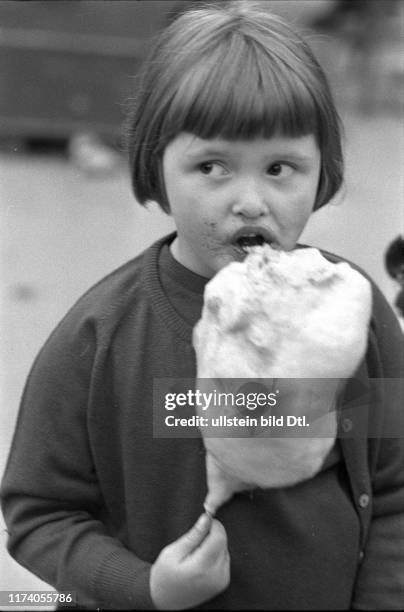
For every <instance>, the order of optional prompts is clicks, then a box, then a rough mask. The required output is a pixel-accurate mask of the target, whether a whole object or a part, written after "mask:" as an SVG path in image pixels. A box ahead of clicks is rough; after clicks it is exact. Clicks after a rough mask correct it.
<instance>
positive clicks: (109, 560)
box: [1, 315, 154, 609]
mask: <svg viewBox="0 0 404 612" xmlns="http://www.w3.org/2000/svg"><path fill="white" fill-rule="evenodd" d="M95 337H96V334H95V326H94V325H93V324H91V323H89V322H88V320H87V321H85V322H84V323H83V319H81V320H79V321H78V320H77V316H75V315H70V316H69V315H68V316H67V317H66V318H65V320H64V321H62V323H61V324H60V325H59V326H58V328H57V329H56V330H55V331H54V333H53V334H52V335H51V337H50V339H49V340H48V341H47V343H46V344H45V346H44V347H43V349H42V350H41V352H40V353H39V355H38V357H37V359H36V361H35V363H34V365H33V368H32V370H31V372H30V375H29V377H28V380H27V384H26V387H25V390H24V394H23V398H22V401H21V406H20V411H19V415H18V419H17V424H16V428H15V432H14V438H13V441H12V445H11V450H10V454H9V458H8V463H7V466H6V470H5V474H4V477H3V481H2V487H1V501H2V509H3V513H4V518H5V522H6V525H7V529H8V544H7V546H8V550H9V553H10V554H11V556H12V557H13V558H14V559H15V560H16V561H17V562H18V563H20V564H21V565H22V566H24V567H25V568H27V569H28V570H29V571H31V572H33V573H34V574H36V575H37V576H38V577H39V578H41V579H42V580H43V581H45V582H46V583H48V584H50V585H52V586H53V587H54V588H55V589H56V590H58V591H66V590H70V591H74V592H75V594H76V598H77V600H78V603H79V606H80V607H82V608H93V609H94V608H102V609H128V608H131V609H151V608H153V607H154V606H153V602H152V600H151V597H150V591H149V574H150V567H151V565H150V564H149V563H147V562H145V561H142V560H141V559H139V558H138V557H136V556H135V554H133V552H131V551H130V550H128V549H127V548H125V547H124V546H123V544H122V543H121V541H120V540H119V539H118V538H116V537H114V534H112V533H110V532H109V531H107V529H106V527H105V524H104V522H103V520H102V517H103V513H104V515H105V505H104V503H103V498H102V492H101V490H100V485H99V482H98V480H97V473H96V469H95V467H94V462H93V460H92V449H91V436H90V435H89V433H88V426H87V425H88V417H87V403H88V396H89V393H91V385H92V377H93V376H94V360H95V359H96V354H97V351H98V350H99V349H97V341H96V340H95ZM106 452H108V450H107V449H106Z"/></svg>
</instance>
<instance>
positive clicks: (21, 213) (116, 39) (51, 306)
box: [0, 0, 404, 609]
mask: <svg viewBox="0 0 404 612" xmlns="http://www.w3.org/2000/svg"><path fill="white" fill-rule="evenodd" d="M196 4H198V2H186V1H182V2H181V1H175V0H174V1H169V0H164V1H158V0H140V1H139V0H134V1H120V0H118V1H116V0H115V1H113V2H112V1H103V2H91V1H90V2H88V1H84V0H73V1H68V2H64V1H46V2H44V1H30V2H23V1H16V2H7V1H3V2H1V3H0V206H1V226H0V233H1V272H2V283H1V318H0V324H1V369H0V382H1V399H0V401H1V413H0V414H1V421H0V474H2V472H3V470H4V466H5V462H6V458H7V453H8V449H9V445H10V442H11V437H12V431H13V427H14V424H15V419H16V416H17V410H18V404H19V400H20V396H21V393H22V389H23V385H24V382H25V378H26V376H27V374H28V371H29V368H30V366H31V364H32V361H33V359H34V357H35V354H36V353H37V351H38V350H39V348H40V346H41V345H42V343H43V342H44V341H45V339H46V337H47V335H48V334H49V333H50V331H51V330H52V329H53V327H54V326H55V325H56V323H57V322H58V321H59V320H60V318H61V317H62V316H63V315H64V314H65V312H66V311H67V309H68V308H69V307H70V306H71V305H72V304H73V303H74V301H75V300H76V299H77V298H78V297H79V296H80V295H81V294H82V293H83V292H84V291H85V290H86V289H87V288H88V287H89V286H91V285H92V284H93V283H95V282H96V281H97V280H99V279H100V278H101V277H103V276H104V275H105V274H107V273H108V272H110V271H111V270H113V269H114V268H116V267H117V266H119V265H120V264H121V263H124V262H125V261H127V260H128V259H130V258H132V257H133V256H135V255H136V254H137V253H139V252H140V251H141V250H143V249H144V248H145V247H147V246H148V245H149V244H150V243H151V242H152V241H154V240H155V239H156V238H158V237H160V236H162V235H163V234H165V233H168V232H169V231H171V230H172V228H173V224H172V221H171V219H170V218H169V217H168V216H167V215H165V214H163V213H162V212H160V210H159V209H158V208H157V206H150V207H149V208H148V209H144V208H143V207H140V206H138V205H137V204H136V202H135V201H134V199H133V196H132V193H131V189H130V179H129V175H128V171H127V164H126V159H125V156H124V154H123V138H122V134H123V132H122V123H123V120H124V117H125V109H126V108H127V102H128V100H130V97H131V95H132V93H133V90H134V87H135V79H134V77H135V76H136V73H137V71H138V68H139V65H140V63H141V61H142V59H143V57H144V55H145V53H147V50H148V47H149V45H150V40H151V38H152V37H153V35H155V34H156V33H157V32H158V30H159V29H160V28H161V27H163V26H164V25H165V24H166V23H168V21H170V20H171V19H173V18H174V17H175V15H176V14H178V12H181V11H183V10H186V9H187V7H188V6H189V5H196ZM261 4H263V5H264V6H265V7H266V8H268V10H272V11H273V12H275V13H278V14H280V15H283V16H284V17H286V18H288V19H289V20H290V21H292V22H293V23H294V24H295V25H297V26H298V27H299V28H300V30H301V31H302V32H303V34H305V35H306V36H307V37H308V38H309V41H310V42H311V45H312V47H313V48H314V50H315V51H316V53H317V56H318V57H319V59H320V60H321V62H322V63H323V66H324V67H325V69H326V71H327V72H328V75H329V78H330V81H331V85H332V87H333V90H334V94H335V97H336V101H337V105H338V107H339V111H340V114H341V117H342V119H343V122H344V125H345V149H346V185H345V192H344V195H343V197H342V198H337V201H336V202H334V203H332V204H331V205H330V206H327V207H326V208H325V209H322V210H320V211H319V212H317V213H316V214H315V215H313V217H312V219H311V221H310V222H309V225H308V227H307V229H306V230H305V232H304V235H303V238H302V241H303V242H306V243H308V244H311V245H313V246H318V247H323V248H325V249H327V250H330V251H333V252H336V253H338V254H339V255H342V256H344V257H347V258H348V259H350V260H352V261H354V262H355V263H357V264H359V265H360V266H362V268H363V269H364V270H366V272H368V273H369V274H370V275H371V276H372V277H373V278H374V280H375V281H376V282H377V283H378V285H379V286H380V288H381V289H382V291H383V292H384V294H385V296H386V298H387V299H388V301H389V302H390V303H391V304H392V306H393V308H394V309H395V311H396V313H397V315H398V314H399V313H398V309H397V304H396V302H397V295H398V292H399V290H400V284H399V278H398V277H395V275H394V274H392V273H391V268H390V272H388V270H387V268H386V264H385V254H386V250H387V248H388V247H389V245H390V244H391V243H392V242H393V241H394V240H396V239H397V238H399V236H400V235H401V236H402V235H403V209H402V202H403V192H404V190H403V172H402V169H403V168H404V164H403V162H404V146H403V145H404V142H403V130H402V127H403V76H404V61H403V57H404V53H403V52H404V44H403V15H404V11H403V2H402V1H401V0H377V1H372V0H370V1H369V0H364V1H359V0H342V1H340V0H314V1H309V0H296V1H293V0H282V1H278V2H276V1H270V0H267V1H264V2H261ZM0 533H1V539H0V590H24V589H25V590H27V589H30V590H35V589H36V590H40V589H50V587H49V586H48V585H45V584H43V583H42V582H40V581H39V580H38V579H37V578H36V577H34V576H32V575H31V574H30V573H29V572H28V571H26V570H25V569H23V568H22V567H20V566H19V565H17V564H16V563H15V562H14V561H13V560H12V559H11V558H10V557H9V556H8V554H7V552H6V548H5V546H6V533H5V525H4V521H3V519H2V518H1V517H0ZM2 609H4V606H2ZM14 609H18V608H16V607H14ZM21 609H29V608H28V607H26V606H25V607H23V608H21ZM35 609H38V607H36V608H35ZM43 609H52V607H48V608H46V607H44V608H43Z"/></svg>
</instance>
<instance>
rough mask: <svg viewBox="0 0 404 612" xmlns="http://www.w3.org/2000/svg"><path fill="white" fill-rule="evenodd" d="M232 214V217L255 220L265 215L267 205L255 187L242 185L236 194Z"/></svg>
mask: <svg viewBox="0 0 404 612" xmlns="http://www.w3.org/2000/svg"><path fill="white" fill-rule="evenodd" d="M232 212H233V214H234V215H238V216H243V217H247V218H249V219H255V218H257V217H262V216H263V215H265V214H266V212H267V205H266V203H265V199H264V197H263V196H262V194H261V193H260V192H259V190H258V189H257V188H256V187H253V186H249V187H248V186H246V185H244V188H241V189H240V190H239V192H238V193H237V194H236V201H235V202H234V204H233V208H232Z"/></svg>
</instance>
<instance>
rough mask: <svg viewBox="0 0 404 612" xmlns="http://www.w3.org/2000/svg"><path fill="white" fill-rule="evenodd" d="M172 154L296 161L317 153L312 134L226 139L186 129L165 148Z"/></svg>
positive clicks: (316, 155) (189, 156)
mask: <svg viewBox="0 0 404 612" xmlns="http://www.w3.org/2000/svg"><path fill="white" fill-rule="evenodd" d="M167 150H170V151H171V153H173V154H174V155H175V156H179V157H181V156H184V157H186V158H187V159H191V160H192V159H193V158H195V159H202V158H204V157H216V156H224V157H248V158H252V157H254V158H258V159H261V158H262V159H264V160H265V159H267V158H268V157H269V156H272V155H276V156H281V157H282V156H287V157H289V158H290V157H293V158H294V159H295V160H296V161H299V160H301V161H310V160H312V159H316V158H317V157H318V155H319V148H318V145H317V141H316V139H315V136H314V135H313V134H307V135H304V136H283V135H281V134H278V135H274V136H271V137H255V138H249V139H227V138H223V137H212V138H201V137H199V136H197V135H195V134H193V133H190V132H185V131H184V132H180V133H179V134H178V135H177V136H176V137H175V138H174V139H173V140H172V141H171V142H170V143H169V144H168V146H167V147H166V151H167Z"/></svg>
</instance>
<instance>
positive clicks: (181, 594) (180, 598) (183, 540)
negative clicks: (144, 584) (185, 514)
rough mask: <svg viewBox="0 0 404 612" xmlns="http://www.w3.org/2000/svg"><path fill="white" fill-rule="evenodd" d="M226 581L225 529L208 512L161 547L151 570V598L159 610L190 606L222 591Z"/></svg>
mask: <svg viewBox="0 0 404 612" xmlns="http://www.w3.org/2000/svg"><path fill="white" fill-rule="evenodd" d="M229 583H230V557H229V552H228V550H227V536H226V531H225V529H224V527H223V525H222V524H221V523H219V521H217V520H216V519H213V520H212V519H211V518H210V517H209V516H208V515H207V514H202V516H201V517H200V518H199V519H198V521H197V522H196V523H195V525H194V526H193V527H192V529H190V530H189V531H188V532H187V533H186V534H185V535H183V536H181V537H180V538H179V539H178V540H176V541H175V542H173V543H172V544H169V545H168V546H166V547H165V548H163V550H162V551H161V553H160V554H159V556H158V557H157V559H156V561H155V563H154V564H153V566H152V568H151V573H150V592H151V597H152V600H153V603H154V605H155V606H156V608H157V609H158V610H184V609H188V608H192V607H194V606H196V605H198V604H200V603H202V602H204V601H207V600H208V599H211V598H212V597H214V596H215V595H218V594H219V593H220V592H221V591H224V589H226V588H227V587H228V585H229Z"/></svg>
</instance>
